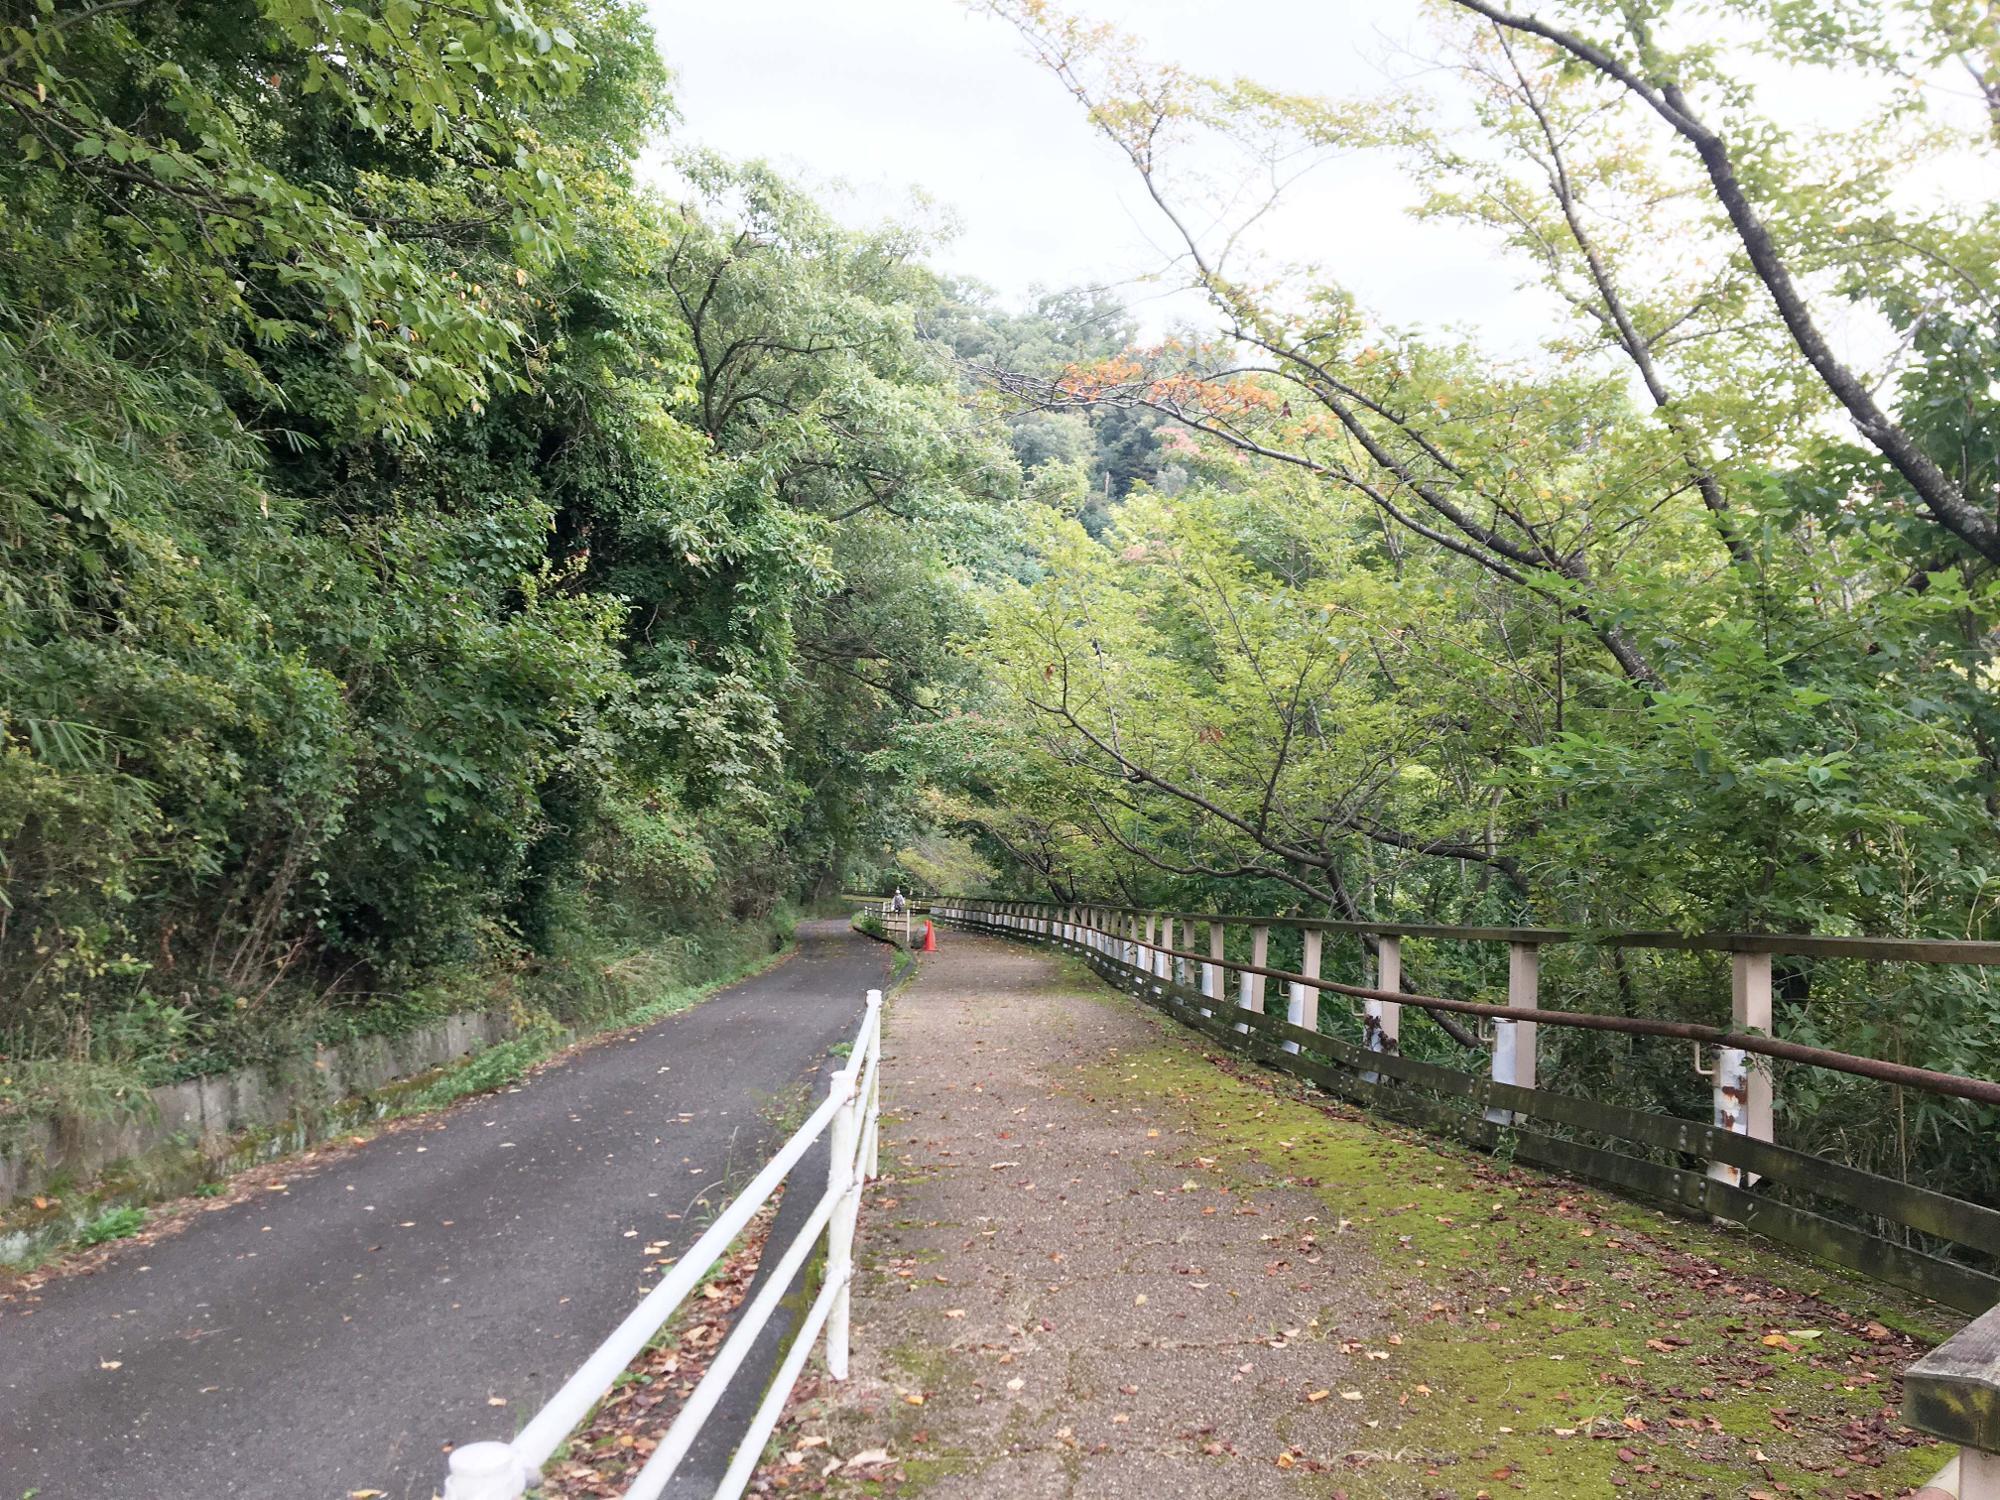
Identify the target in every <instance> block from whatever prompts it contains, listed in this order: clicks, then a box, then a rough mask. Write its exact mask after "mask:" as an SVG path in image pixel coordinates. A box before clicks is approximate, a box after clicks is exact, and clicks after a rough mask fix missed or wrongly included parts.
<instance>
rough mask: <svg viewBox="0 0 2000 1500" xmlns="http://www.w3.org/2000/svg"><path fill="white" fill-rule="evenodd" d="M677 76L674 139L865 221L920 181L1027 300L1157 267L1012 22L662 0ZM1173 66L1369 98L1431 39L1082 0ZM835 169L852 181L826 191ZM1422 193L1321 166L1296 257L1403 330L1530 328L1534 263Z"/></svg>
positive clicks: (946, 1) (1235, 3)
mask: <svg viewBox="0 0 2000 1500" xmlns="http://www.w3.org/2000/svg"><path fill="white" fill-rule="evenodd" d="M651 3H652V14H653V19H654V22H655V25H656V26H657V28H658V32H659V36H660V43H661V49H662V51H663V52H664V53H665V55H666V58H667V61H668V63H669V64H670V65H671V66H672V67H673V68H674V69H675V70H676V73H677V74H678V83H677V87H676V98H677V101H678V104H679V107H680V110H681V113H682V115H683V117H684V120H685V124H684V126H683V127H682V130H681V131H680V133H679V139H680V141H681V142H682V143H689V142H696V143H699V144H701V145H704V146H708V147H712V148H714V149H716V150H718V151H721V152H723V153H725V154H727V155H730V156H736V157H752V156H761V157H765V158H767V159H769V160H771V161H773V162H774V163H777V164H778V165H780V166H783V167H786V168H788V169H790V170H791V171H792V172H793V175H795V176H797V177H800V178H802V179H803V180H805V181H807V182H809V183H813V184H815V185H816V186H818V187H819V188H820V190H821V194H822V196H823V197H829V198H831V199H832V200H833V202H834V204H835V206H836V208H837V209H838V210H839V211H840V212H841V213H842V215H843V217H846V218H849V219H850V220H855V221H870V220H877V219H880V218H882V217H885V216H895V217H907V216H908V214H909V207H908V206H909V203H910V195H911V193H912V192H913V191H916V192H921V193H923V194H924V195H926V196H928V197H929V198H931V199H932V200H935V202H936V203H937V204H938V205H940V207H942V208H944V209H947V210H949V211H950V212H951V214H952V215H953V216H954V217H955V218H956V220H957V221H958V224H959V234H958V236H957V238H956V239H955V241H954V242H953V243H951V244H950V245H949V246H948V247H947V248H946V249H945V250H944V251H943V252H942V253H941V254H940V256H939V261H940V263H941V264H942V265H943V266H944V267H945V268H946V269H948V270H952V271H956V272H960V273H963V274H967V275H971V276H974V277H977V278H978V279H979V280H981V281H984V282H986V283H987V284H989V285H991V286H993V287H995V288H997V289H998V290H999V291H1000V292H1001V293H1002V294H1003V295H1004V296H1005V297H1007V298H1008V299H1009V300H1010V301H1018V300H1020V299H1021V298H1022V297H1023V295H1024V294H1025V293H1026V292H1027V291H1028V289H1029V288H1030V287H1032V286H1036V285H1042V286H1050V287H1057V286H1068V285H1074V284H1119V283H1127V282H1129V281H1130V280H1131V279H1132V278H1135V277H1138V276H1141V275H1144V274H1145V273H1148V272H1156V271H1158V270H1159V269H1160V268H1161V266H1162V264H1163V262H1164V260H1165V241H1164V240H1163V239H1162V238H1161V237H1160V230H1161V227H1162V226H1161V225H1160V223H1159V222H1158V220H1157V219H1156V218H1155V217H1154V216H1153V215H1152V214H1150V213H1149V212H1148V208H1149V206H1150V205H1147V204H1146V203H1144V201H1143V195H1142V194H1141V192H1140V191H1139V188H1138V185H1137V182H1136V179H1134V178H1133V176H1132V173H1131V169H1130V168H1129V167H1128V166H1126V165H1125V164H1124V163H1123V161H1122V160H1121V159H1118V158H1117V157H1115V155H1114V154H1113V152H1112V149H1111V147H1109V146H1108V145H1107V144H1106V143H1105V142H1103V141H1102V140H1100V139H1099V138H1098V137H1096V136H1095V135H1094V134H1093V133H1092V132H1091V130H1090V128H1089V126H1088V124H1087V123H1086V122H1085V120H1084V119H1083V117H1082V115H1081V113H1080V111H1079V110H1078V108H1077V106H1076V105H1075V104H1074V103H1073V102H1072V101H1071V100H1070V99H1069V98H1068V97H1067V96H1066V95H1065V94H1064V93H1063V92H1062V90H1061V89H1060V88H1059V87H1058V86H1057V85H1056V84H1055V83H1054V82H1053V81H1052V80H1051V79H1050V78H1048V77H1047V76H1046V75H1044V74H1043V73H1042V72H1041V70H1040V69H1039V68H1037V67H1036V66H1035V64H1033V63H1032V62H1030V61H1029V60H1028V59H1027V58H1026V57H1025V56H1024V55H1023V52H1022V49H1021V44H1020V42H1019V39H1018V38H1016V37H1015V36H1014V34H1013V33H1012V32H1011V31H1010V30H1009V29H1007V28H1006V27H1004V26H1002V25H1001V24H999V23H997V22H995V21H991V20H988V19H985V18H982V17H975V16H971V15H968V14H967V13H966V12H965V10H964V9H963V8H962V7H961V6H960V5H959V4H957V3H956V0H735V3H733V4H728V5H701V6H695V5H688V4H685V3H672V0H651ZM1079 8H1080V9H1082V10H1083V11H1084V12H1085V13H1086V14H1089V15H1090V16H1092V17H1093V18H1099V19H1103V20H1108V21H1111V22H1113V23H1115V24H1117V25H1119V26H1120V27H1122V28H1123V29H1125V30H1128V31H1131V32H1133V33H1134V34H1136V35H1138V36H1140V37H1142V38H1143V39H1144V40H1145V42H1146V43H1147V45H1148V47H1149V49H1150V50H1151V51H1152V52H1154V53H1155V54H1156V55H1158V56H1159V57H1161V58H1163V59H1171V60H1174V61H1177V62H1181V63H1183V64H1185V65H1187V66H1189V67H1191V68H1193V69H1195V70H1197V71H1200V72H1205V73H1212V74H1243V75H1246V76H1250V77H1254V78H1256V79H1258V80H1259V81H1260V82H1264V83H1267V84H1271V85H1274V86H1277V87H1281V88H1286V89H1290V90H1295V91H1298V92H1308V93H1326V94H1337V95H1351V94H1354V93H1358V92H1359V93H1366V92H1374V91H1376V90H1378V89H1380V88H1381V87H1383V86H1384V85H1385V84H1386V83H1388V82H1389V81H1390V79H1391V78H1392V77H1397V78H1400V77H1407V76H1408V75H1409V74H1410V73H1411V71H1412V70H1413V69H1415V68H1416V67H1417V66H1419V63H1418V61H1417V59H1418V58H1419V57H1421V56H1422V55H1423V54H1424V53H1425V47H1426V44H1425V40H1424V32H1423V29H1422V26H1421V23H1420V20H1419V18H1418V14H1417V12H1418V7H1417V6H1416V4H1415V3H1413V0H1231V3H1229V4H1228V5H1227V6H1222V5H1218V4H1216V3H1214V0H1088V3H1086V4H1084V5H1082V6H1080V7H1079ZM834 183H840V184H842V185H843V187H842V188H841V190H840V191H839V192H837V193H834V192H830V191H829V188H830V186H831V185H832V184H834ZM1414 197H1415V190H1414V189H1413V188H1412V186H1411V185H1410V184H1409V183H1407V182H1406V181H1404V180H1403V179H1402V178H1401V177H1400V176H1399V174H1398V172H1397V170H1396V168H1395V166H1394V165H1393V164H1392V163H1391V162H1389V161H1387V160H1384V159H1380V158H1370V157H1356V158H1348V159H1344V160H1342V161H1341V162H1339V163H1336V164H1334V165H1333V166H1332V167H1331V168H1328V169H1322V171H1321V172H1320V173H1318V174H1316V176H1315V179H1314V181H1313V184H1312V187H1311V191H1310V192H1309V193H1304V194H1301V195H1300V197H1299V207H1298V208H1297V209H1296V210H1295V211H1294V212H1293V213H1292V214H1291V215H1290V217H1289V219H1288V221H1287V224H1286V227H1285V230H1284V232H1283V242H1282V246H1281V248H1282V252H1283V253H1284V255H1285V256H1286V257H1287V258H1290V259H1307V258H1310V259H1313V260H1315V261H1318V262H1319V263H1321V264H1324V265H1326V266H1327V267H1328V268H1329V269H1330V270H1331V271H1332V272H1333V273H1334V274H1335V275H1336V276H1337V277H1338V278H1339V279H1340V280H1341V281H1342V283H1343V284H1345V285H1346V286H1348V287H1349V288H1350V289H1352V290H1353V291H1354V292H1356V293H1357V294H1358V295H1359V296H1360V297H1361V299H1362V300H1363V302H1364V303H1366V304H1367V305H1368V306H1369V307H1371V308H1372V309H1373V310H1374V311H1375V312H1376V313H1378V314H1379V315H1382V316H1384V317H1386V318H1388V319H1389V320H1391V321H1393V322H1399V323H1415V322H1424V323H1433V324H1435V323H1439V322H1445V323H1468V324H1477V325H1479V326H1481V327H1482V328H1483V329H1485V331H1486V332H1487V334H1488V336H1489V337H1490V338H1491V339H1492V340H1493V341H1494V342H1496V343H1498V344H1500V345H1503V346H1510V347H1515V348H1523V347H1525V346H1527V345H1529V344H1532V343H1534V342H1535V341H1536V339H1537V338H1538V336H1539V333H1538V330H1539V325H1540V320H1541V319H1542V318H1543V317H1545V316H1546V315H1547V313H1548V310H1549V309H1548V305H1547V304H1546V303H1545V302H1544V301H1543V300H1542V297H1541V295H1540V294H1539V293H1534V294H1520V293H1517V292H1515V290H1514V287H1515V284H1516V282H1517V281H1519V280H1520V279H1521V277H1522V273H1523V268H1521V267H1518V266H1511V265H1506V264H1502V263H1500V262H1499V261H1498V260H1497V259H1496V258H1495V257H1494V256H1493V255H1492V254H1490V253H1488V252H1487V247H1486V246H1484V245H1482V244H1480V243H1479V242H1478V241H1477V238H1476V237H1473V236H1469V235H1468V234H1467V233H1465V232H1456V233H1454V232H1451V231H1448V230H1441V229H1440V227H1439V226H1437V225H1430V226H1424V225H1419V224H1417V223H1415V222H1413V221H1412V220H1410V219H1409V218H1408V217H1407V216H1405V215H1404V214H1403V213H1402V212H1401V210H1402V208H1403V207H1405V206H1407V205H1408V204H1409V203H1410V202H1411V201H1412V200H1413V199H1414ZM1125 295H1126V297H1127V300H1129V301H1131V302H1132V303H1133V304H1134V306H1135V307H1136V308H1138V309H1139V311H1140V312H1141V315H1142V317H1143V318H1144V320H1145V322H1146V323H1147V324H1148V325H1150V327H1151V328H1152V329H1153V330H1157V329H1158V327H1159V326H1160V325H1161V324H1162V323H1163V322H1165V321H1166V320H1167V319H1168V318H1170V317H1171V316H1173V315H1175V314H1177V313H1178V314H1181V315H1186V314H1188V313H1192V312H1196V311H1198V307H1197V305H1195V304H1193V303H1191V302H1189V301H1186V300H1180V301H1175V302H1171V303H1166V304H1164V305H1163V304H1161V303H1160V302H1159V301H1158V300H1157V299H1158V296H1159V292H1158V290H1157V288H1156V287H1147V286H1137V285H1135V286H1129V287H1126V288H1125Z"/></svg>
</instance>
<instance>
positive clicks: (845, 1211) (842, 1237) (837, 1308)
mask: <svg viewBox="0 0 2000 1500" xmlns="http://www.w3.org/2000/svg"><path fill="white" fill-rule="evenodd" d="M860 1067H861V1059H860V1058H858V1057H856V1058H850V1059H849V1060H848V1064H847V1066H846V1067H844V1068H842V1069H841V1070H840V1071H839V1072H838V1073H836V1074H834V1075H833V1091H834V1093H835V1095H836V1096H838V1097H839V1098H840V1100H841V1105H840V1108H839V1110H837V1111H836V1112H835V1114H834V1117H833V1127H832V1129H831V1130H829V1131H828V1133H827V1166H826V1190H827V1192H828V1193H830V1194H833V1195H834V1205H833V1217H832V1218H831V1219H830V1220H829V1221H828V1223H827V1230H826V1234H827V1241H826V1279H827V1284H828V1285H829V1286H832V1287H833V1288H834V1289H835V1290H834V1293H833V1307H832V1310H831V1311H829V1312H828V1313H827V1317H826V1372H827V1374H829V1375H831V1376H832V1377H833V1378H834V1379H835V1380H845V1379H847V1344H848V1332H849V1329H848V1315H849V1313H850V1311H851V1310H852V1305H853V1296H852V1291H853V1282H854V1227H855V1220H856V1218H857V1216H858V1215H857V1212H856V1211H857V1210H858V1209H859V1208H860V1201H861V1183H860V1181H859V1174H858V1173H857V1172H856V1171H855V1157H856V1156H857V1155H858V1153H859V1150H860V1144H861V1143H860V1140H859V1139H858V1137H859V1134H860V1097H859V1095H860V1091H859V1089H858V1087H857V1084H858V1083H859V1079H858V1077H857V1074H858V1072H859V1069H860Z"/></svg>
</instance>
